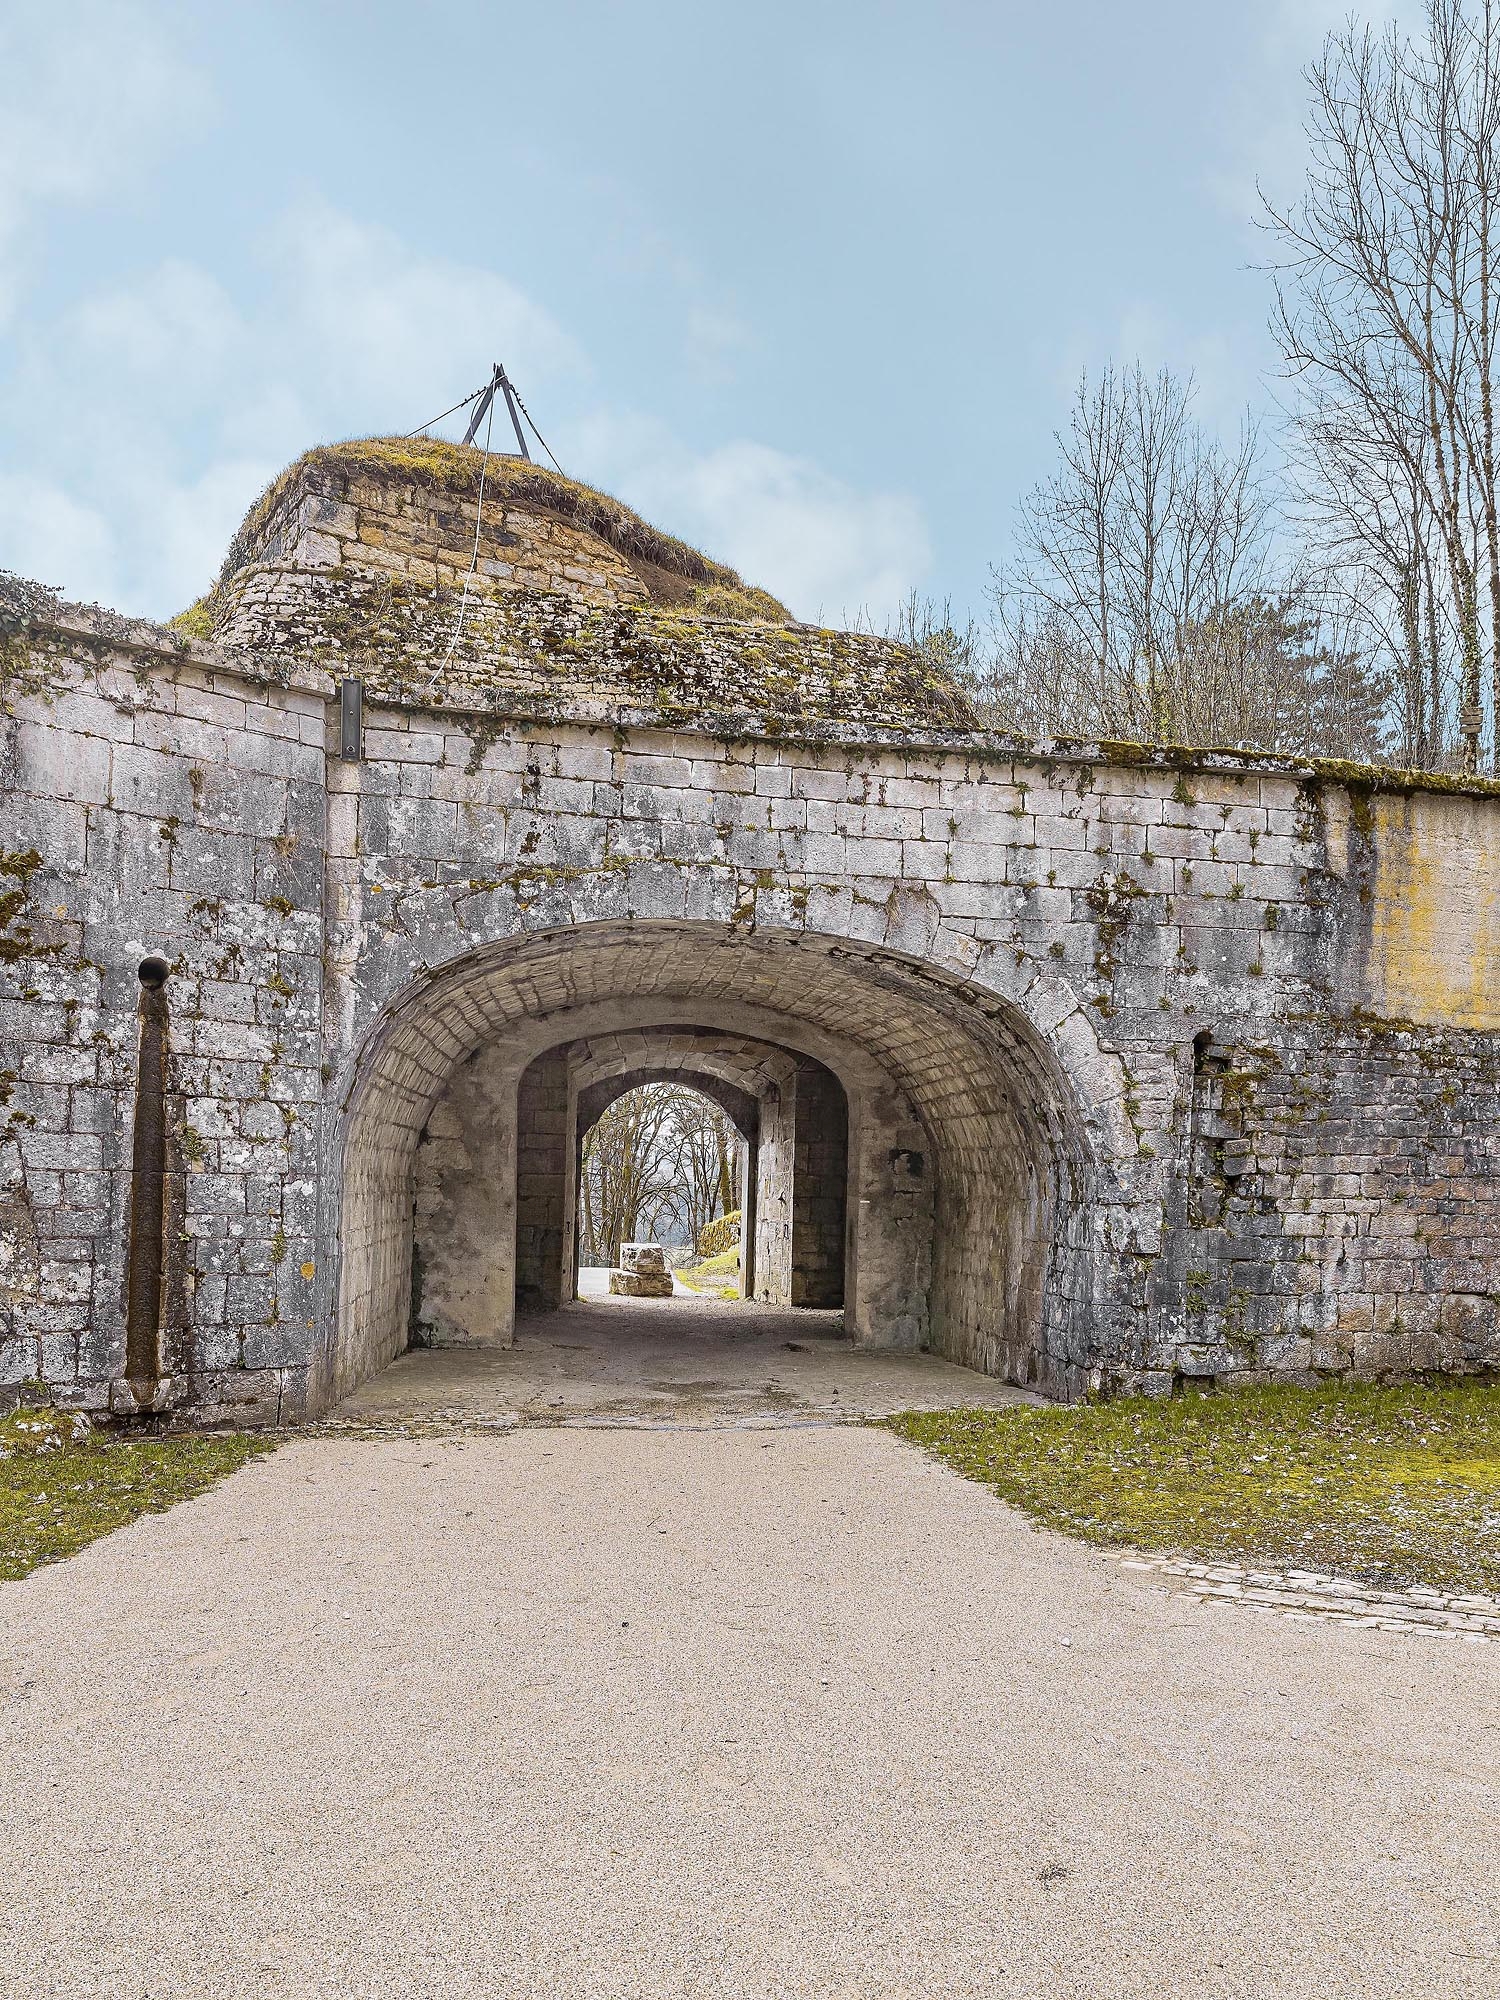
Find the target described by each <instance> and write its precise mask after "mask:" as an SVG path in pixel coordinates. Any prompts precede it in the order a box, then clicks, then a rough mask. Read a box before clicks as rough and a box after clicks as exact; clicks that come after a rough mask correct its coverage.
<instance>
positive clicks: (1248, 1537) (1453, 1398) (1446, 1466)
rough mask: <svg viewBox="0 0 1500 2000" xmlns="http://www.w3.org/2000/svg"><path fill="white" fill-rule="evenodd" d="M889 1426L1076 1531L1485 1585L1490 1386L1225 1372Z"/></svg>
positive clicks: (1495, 1484)
mask: <svg viewBox="0 0 1500 2000" xmlns="http://www.w3.org/2000/svg"><path fill="white" fill-rule="evenodd" d="M886 1422H887V1423H888V1425H889V1428H890V1429H892V1430H893V1431H895V1432H897V1434H898V1435H899V1436H901V1437H904V1438H907V1439H909V1440H910V1441H911V1442H912V1443H913V1444H918V1445H921V1446H923V1447H925V1448H926V1449H927V1450H928V1451H931V1452H933V1453H935V1454H936V1456H937V1457H939V1458H940V1459H942V1460H943V1461H944V1463H945V1464H947V1465H950V1466H952V1467H953V1469H954V1470H955V1471H956V1472H961V1473H963V1474H964V1475H965V1476H966V1477H967V1478H970V1479H978V1480H981V1481H982V1482H983V1483H984V1484H985V1485H986V1486H990V1487H993V1489H994V1490H995V1492H996V1493H998V1494H999V1495H1000V1496H1001V1498H1002V1499H1005V1500H1008V1501H1010V1502H1011V1503H1012V1504H1013V1505H1014V1506H1017V1507H1020V1508H1022V1509H1023V1510H1024V1511H1025V1512H1026V1513H1027V1514H1029V1515H1030V1516H1031V1517H1032V1519H1033V1520H1035V1521H1039V1522H1041V1523H1042V1524H1043V1525H1044V1526H1046V1527H1049V1528H1060V1529H1062V1530H1063V1532H1064V1533H1066V1534H1070V1535H1078V1536H1081V1537H1082V1538H1083V1539H1084V1540H1086V1541H1090V1542H1102V1543H1105V1544H1109V1545H1114V1546H1120V1547H1131V1548H1137V1549H1145V1550H1155V1551H1160V1552H1169V1553H1171V1554H1174V1555H1182V1556H1194V1557H1199V1558H1201V1559H1204V1560H1212V1559H1219V1560H1227V1561H1230V1562H1238V1563H1245V1564H1248V1565H1250V1566H1251V1567H1257V1566H1259V1567H1265V1568H1272V1569H1287V1568H1294V1569H1311V1570H1321V1571H1329V1572H1332V1573H1334V1574H1336V1575H1340V1576H1349V1577H1357V1578H1360V1579H1361V1580H1363V1581H1365V1582H1368V1583H1375V1584H1381V1585H1386V1586H1391V1587H1402V1586H1409V1585H1411V1584H1418V1583H1420V1584H1427V1585H1430V1586H1431V1587H1433V1588H1434V1589H1448V1590H1454V1591H1464V1590H1476V1591H1483V1592H1486V1593H1489V1594H1494V1593H1496V1592H1500V1386H1497V1385H1493V1384H1490V1383H1483V1382H1474V1381H1457V1382H1445V1383H1438V1384H1433V1385H1429V1384H1424V1383H1407V1384H1402V1385H1400V1386H1397V1387H1390V1388H1386V1387H1381V1386H1377V1385H1374V1384H1363V1383H1355V1384H1347V1385H1345V1384H1340V1385H1334V1386H1331V1387H1327V1388H1320V1389H1294V1388H1264V1389H1240V1390H1234V1391H1227V1392H1224V1393H1222V1394H1210V1395H1196V1394H1190V1395H1186V1396H1174V1397H1171V1398H1170V1399H1167V1400H1163V1401H1156V1400H1153V1399H1148V1398H1145V1397H1131V1398H1127V1399H1123V1400H1121V1401H1119V1402H1114V1403H1092V1404H1079V1405H1075V1406H1072V1407H1069V1408H1057V1409H1011V1410H933V1411H918V1410H911V1411H907V1412H905V1413H904V1414H902V1415H900V1416H896V1417H891V1418H888V1419H886Z"/></svg>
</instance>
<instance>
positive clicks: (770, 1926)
mask: <svg viewBox="0 0 1500 2000" xmlns="http://www.w3.org/2000/svg"><path fill="white" fill-rule="evenodd" d="M1497 1675H1500V1648H1497V1647H1487V1646H1468V1645H1464V1644H1462V1643H1456V1644H1438V1643H1435V1642H1432V1641H1426V1640H1421V1639H1413V1638H1409V1637H1404V1636H1402V1635H1399V1634H1390V1633H1380V1632H1363V1631H1354V1630H1344V1629H1330V1628H1328V1627H1326V1626H1315V1625H1309V1626H1300V1625H1295V1624H1288V1623H1286V1622H1283V1621H1281V1620H1279V1619H1267V1618H1258V1617H1256V1616H1254V1615H1253V1614H1250V1613H1247V1612H1245V1611H1243V1610H1240V1609H1235V1608H1231V1607H1224V1606H1216V1605H1211V1604H1208V1605H1205V1604H1199V1603H1197V1602H1195V1601H1193V1600H1190V1599H1188V1598H1186V1597H1184V1596H1182V1595H1180V1594H1175V1593H1173V1592H1170V1591H1168V1590H1165V1589H1163V1588H1162V1587H1160V1585H1159V1584H1158V1583H1156V1582H1154V1581H1153V1580H1151V1579H1149V1578H1142V1577H1140V1576H1138V1575H1134V1574H1132V1573H1131V1572H1128V1571H1122V1570H1121V1569H1120V1568H1119V1566H1118V1565H1117V1564H1115V1563H1113V1562H1112V1561H1110V1560H1109V1559H1108V1558H1107V1557H1105V1556H1102V1555H1100V1554H1098V1553H1096V1552H1093V1551H1089V1550H1086V1549H1081V1548H1078V1547H1075V1546H1073V1545H1071V1544H1069V1543H1066V1542H1063V1541H1061V1540H1059V1539H1057V1538H1055V1537H1053V1536H1050V1535H1046V1534H1042V1533H1040V1532H1037V1531H1035V1530H1033V1529H1030V1528H1028V1527H1027V1526H1026V1525H1025V1524H1024V1523H1023V1522H1022V1521H1020V1520H1019V1519H1018V1518H1017V1517H1016V1516H1014V1515H1013V1514H1011V1513H1009V1512H1008V1511H1007V1510H1006V1509H1005V1508H1004V1507H1002V1506H1001V1505H1000V1504H999V1503H998V1502H996V1501H995V1500H994V1499H993V1498H992V1497H991V1496H990V1495H989V1494H987V1493H986V1492H984V1491H983V1490H982V1489H980V1488H978V1487H975V1486H972V1485H970V1484H968V1483H966V1482H964V1481H962V1480H960V1479H959V1478H957V1477H956V1476H955V1475H953V1474H951V1473H949V1472H947V1471H945V1470H943V1469H941V1468H940V1467H938V1466H936V1465H935V1464H932V1463H930V1462H929V1461H927V1460H926V1459H924V1458H923V1457H922V1456H920V1455H919V1454H918V1453H916V1452H914V1451H912V1450H910V1449H909V1448H908V1447H906V1446H904V1445H902V1444H900V1443H898V1442H897V1441H896V1440H895V1439H893V1438H891V1437H889V1436H888V1435H886V1434H884V1433H880V1432H873V1431H869V1430H862V1429H858V1428H854V1427H844V1428H833V1427H830V1428H821V1429H820V1428H798V1429H786V1430H776V1431H754V1430H724V1429H720V1430H659V1431H640V1430H635V1431H622V1430H603V1429H600V1430H543V1429H536V1430H523V1431H520V1432H517V1433H514V1434H511V1435H508V1436H500V1437H494V1438H487V1437H484V1438H481V1437H473V1436H470V1437H463V1438H453V1439H448V1440H442V1441H432V1440H395V1441H388V1440H384V1439H382V1440H375V1441H369V1440H362V1439H352V1438H339V1437H322V1438H310V1439H307V1440H304V1441H301V1442H296V1443H292V1444H289V1445H287V1446H285V1447H284V1448H283V1449H282V1450H280V1451H279V1452H277V1453H276V1454H275V1455H274V1456H273V1457H271V1458H269V1459H266V1460H262V1461H259V1462H257V1463H256V1464H254V1465H252V1466H251V1467H249V1468H248V1469H247V1470H245V1471H244V1472H242V1473H240V1474H238V1475H236V1476H235V1477H234V1478H233V1479H232V1480H231V1481H229V1482H228V1483H227V1484H226V1485H225V1486H223V1487H220V1488H219V1489H217V1490H216V1491H214V1492H213V1493H210V1494H208V1495H205V1496H204V1497H203V1498H201V1499H199V1500H196V1501H193V1502H191V1503H189V1504H187V1505H185V1506H182V1507H179V1508H177V1509H176V1510H175V1511H173V1512H172V1513H170V1514H168V1515H165V1516H161V1517H156V1518H148V1519H145V1520H142V1521H140V1522H137V1523H136V1524H134V1525H133V1526H131V1527H129V1528H127V1529H124V1530H122V1531H121V1532H119V1533H118V1534H115V1535H113V1536H111V1537H109V1538H108V1539H107V1540H105V1541H103V1542H101V1543H98V1544H96V1545H95V1546H94V1547H92V1548H90V1549H88V1550H86V1551H85V1552H84V1553H83V1554H82V1555H80V1556H78V1557H77V1558H75V1559H74V1560H72V1561H71V1562H68V1563H66V1564H63V1565H60V1566H58V1567H56V1568H54V1569H50V1570H46V1571H43V1572H40V1573H38V1574H37V1575H35V1576H33V1577H32V1578H30V1579H28V1580H27V1581H26V1582H24V1583H20V1584H12V1585H7V1586H4V1587H0V1722H3V1734H4V1743H3V1756H4V1767H3V1768H4V1779H3V1789H0V1991H4V1992H5V1993H6V1994H7V1995H13V1996H16V2000H22V1996H25V2000H30V1996H43V1995H46V1996H53V1995H55V1996H59V2000H61V1996H66V1997H67V2000H84V1996H95V1995H98V1996H108V2000H145V1996H150V2000H176V1996H193V2000H219V1996H230V1995H235V1996H240V1995H245V1996H250V1995H254V1996H256V2000H266V1996H286V1995H290V1996H298V1997H299V2000H301V1996H325V1995H326V1996H337V1997H338V2000H362V1996H371V2000H376V1997H377V1996H378V2000H397V1996H400V2000H406V1996H413V2000H415V1996H423V2000H426V1996H445V1995H450V1994H451V1995H463V1996H465V2000H508V1996H517V2000H519V1996H525V1997H526V2000H542V1996H553V1995H557V1996H563V1995H566V1996H568V2000H616V1996H618V2000H626V1996H628V1997H629V2000H655V1996H662V2000H666V1996H671V2000H688V1996H710V1995H711V1996H714V2000H771V1996H778V2000H779V1996H792V1995H817V1996H819V1997H820V2000H833V1997H834V1996H839V1997H840V2000H897V1996H901V2000H928V1997H929V1996H950V1995H951V1996H963V2000H968V1996H976V2000H977V1996H980V1995H983V1996H984V2000H1010V1996H1036V2000H1042V1996H1045V1997H1046V2000H1068V1996H1081V1995H1087V1996H1090V2000H1105V1997H1106V1996H1108V1997H1109V2000H1115V1996H1119V2000H1126V1996H1128V1997H1129V2000H1160V1997H1161V1996H1176V1995H1181V1996H1189V1995H1191V1996H1193V2000H1230V1996H1236V1997H1237V1996H1244V2000H1279V1996H1284V1995H1286V1996H1289V1995H1308V1996H1317V2000H1330V1996H1350V2000H1355V1996H1357V1997H1358V2000H1378V1997H1379V1996H1384V1995H1392V1996H1395V1995H1400V1996H1403V2000H1410V1996H1414V1995H1434V1996H1442V2000H1462V1996H1468V1995H1474V1996H1480V1995H1483V1996H1485V2000H1492V1996H1493V1995H1494V1994H1495V1992H1496V1990H1497V1988H1500V1946H1497V1942H1496V1940H1497V1935H1500V1925H1497V1919H1500V1892H1497V1881H1500V1836H1497V1823H1496V1799H1497V1792H1496V1775H1497V1772H1496V1766H1497V1751H1500V1701H1497V1698H1496V1680H1497Z"/></svg>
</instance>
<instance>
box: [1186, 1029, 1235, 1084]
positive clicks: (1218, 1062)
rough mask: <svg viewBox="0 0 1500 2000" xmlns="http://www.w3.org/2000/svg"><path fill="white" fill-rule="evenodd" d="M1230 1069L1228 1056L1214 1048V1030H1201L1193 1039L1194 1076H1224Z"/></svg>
mask: <svg viewBox="0 0 1500 2000" xmlns="http://www.w3.org/2000/svg"><path fill="white" fill-rule="evenodd" d="M1228 1067H1229V1058H1228V1056H1227V1055H1225V1053H1224V1051H1223V1050H1222V1049H1216V1048H1215V1047H1214V1035H1213V1029H1212V1028H1202V1029H1200V1030H1199V1032H1198V1033H1197V1034H1196V1035H1194V1037H1193V1074H1194V1076H1222V1075H1223V1074H1224V1072H1225V1071H1226V1070H1227V1069H1228Z"/></svg>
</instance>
